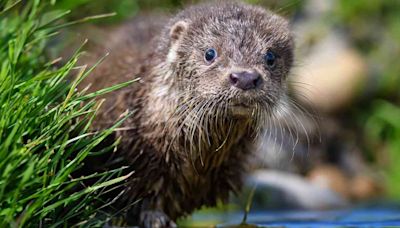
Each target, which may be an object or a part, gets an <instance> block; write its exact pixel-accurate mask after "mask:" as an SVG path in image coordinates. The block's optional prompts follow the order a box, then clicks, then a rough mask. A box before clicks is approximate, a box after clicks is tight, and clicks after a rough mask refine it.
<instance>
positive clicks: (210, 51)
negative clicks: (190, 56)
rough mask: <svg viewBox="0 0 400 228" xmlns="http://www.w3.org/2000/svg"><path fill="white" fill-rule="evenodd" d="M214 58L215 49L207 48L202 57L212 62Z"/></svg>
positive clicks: (215, 55)
mask: <svg viewBox="0 0 400 228" xmlns="http://www.w3.org/2000/svg"><path fill="white" fill-rule="evenodd" d="M216 58H217V51H216V50H215V49H214V48H209V49H207V50H206V52H205V53H204V59H205V60H206V61H207V62H212V61H213V60H214V59H216Z"/></svg>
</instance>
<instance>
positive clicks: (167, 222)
mask: <svg viewBox="0 0 400 228" xmlns="http://www.w3.org/2000/svg"><path fill="white" fill-rule="evenodd" d="M140 225H141V227H145V228H164V227H168V228H170V227H171V228H172V227H176V224H175V222H174V221H172V220H171V219H170V218H169V217H168V216H167V215H166V214H164V213H163V212H162V211H143V212H141V213H140Z"/></svg>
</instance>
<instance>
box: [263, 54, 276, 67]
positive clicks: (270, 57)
mask: <svg viewBox="0 0 400 228" xmlns="http://www.w3.org/2000/svg"><path fill="white" fill-rule="evenodd" d="M264 60H265V62H266V64H267V66H268V67H269V68H273V67H274V66H275V62H276V56H275V54H274V53H273V52H272V51H268V52H267V54H265V56H264Z"/></svg>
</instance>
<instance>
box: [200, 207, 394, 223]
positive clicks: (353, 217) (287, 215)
mask: <svg viewBox="0 0 400 228" xmlns="http://www.w3.org/2000/svg"><path fill="white" fill-rule="evenodd" d="M196 217H197V218H195V220H203V221H204V220H214V221H220V223H219V224H220V225H218V227H231V226H235V225H238V224H240V223H241V221H242V218H243V213H240V212H237V213H221V214H220V213H213V214H209V213H208V214H207V215H205V214H204V215H197V216H196ZM247 223H248V224H252V225H257V226H258V227H400V206H393V205H391V206H388V205H385V206H362V207H355V208H349V209H341V210H329V211H304V210H291V211H257V212H251V213H250V214H249V215H248V219H247Z"/></svg>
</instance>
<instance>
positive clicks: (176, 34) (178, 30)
mask: <svg viewBox="0 0 400 228" xmlns="http://www.w3.org/2000/svg"><path fill="white" fill-rule="evenodd" d="M188 26H189V24H188V23H187V22H186V21H178V22H176V23H175V24H174V25H173V26H172V27H171V30H170V31H169V37H170V38H171V41H172V44H176V43H177V42H179V40H180V39H181V38H182V35H183V34H184V33H185V32H186V31H187V29H188Z"/></svg>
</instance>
